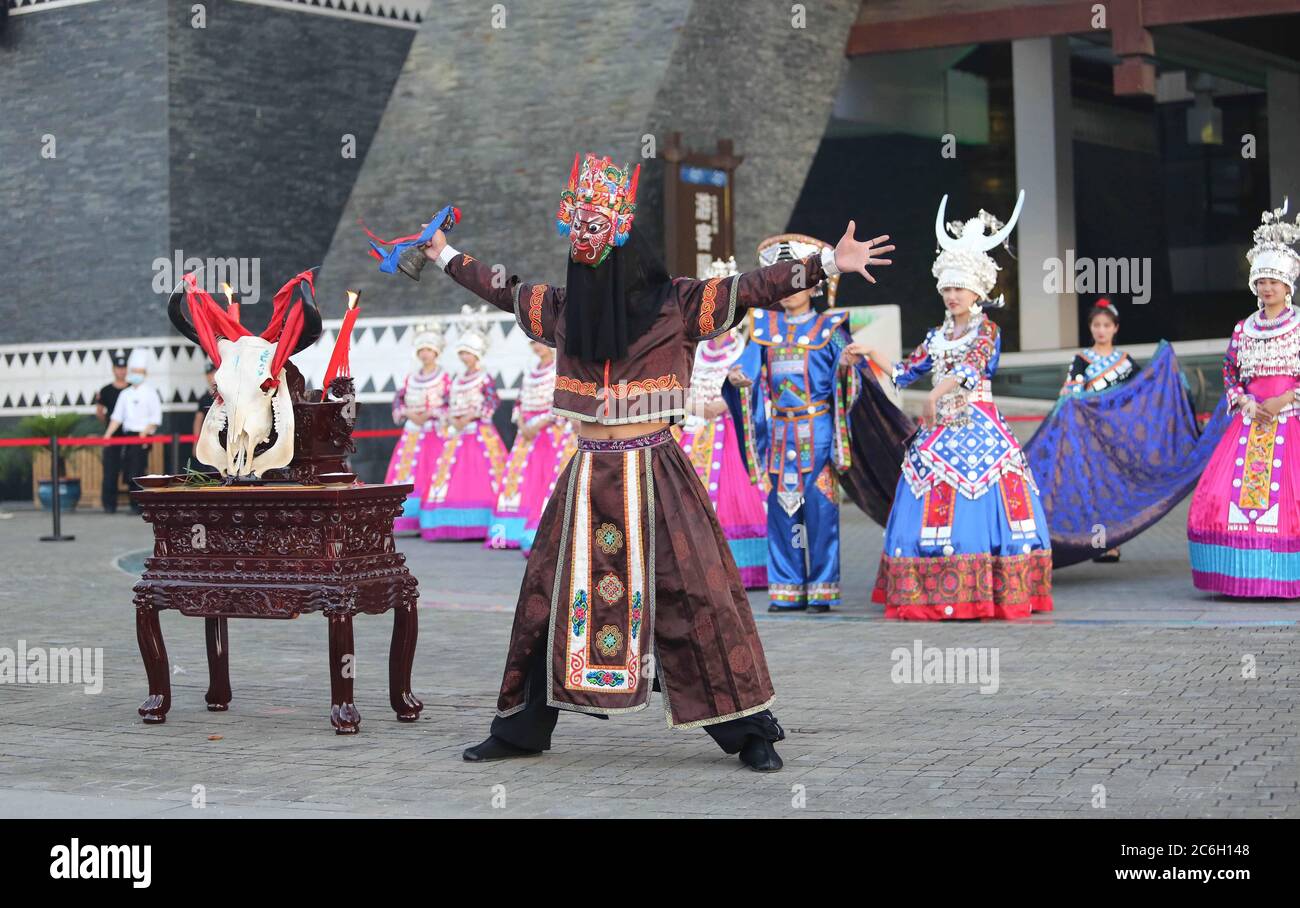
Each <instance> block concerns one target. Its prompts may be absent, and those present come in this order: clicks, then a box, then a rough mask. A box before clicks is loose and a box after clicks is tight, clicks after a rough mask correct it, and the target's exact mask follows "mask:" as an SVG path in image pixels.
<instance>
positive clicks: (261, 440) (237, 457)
mask: <svg viewBox="0 0 1300 908" xmlns="http://www.w3.org/2000/svg"><path fill="white" fill-rule="evenodd" d="M275 347H276V345H275V344H274V343H272V342H270V341H267V340H263V339H262V338H260V337H257V336H255V335H250V336H247V337H241V338H239V339H238V340H234V341H232V340H227V339H225V338H221V339H219V340H218V341H217V349H218V351H219V352H220V354H221V365H220V366H219V367H218V368H217V373H216V383H217V400H216V403H214V404H213V405H212V408H211V409H210V410H208V415H207V416H206V417H204V419H203V427H202V429H201V430H200V431H199V439H198V443H197V444H196V445H195V446H194V454H195V456H196V457H197V458H198V459H199V460H200V461H202V462H203V463H206V464H208V465H210V466H214V467H216V468H217V469H218V470H219V471H220V472H221V475H222V476H227V477H236V478H243V477H247V476H253V477H256V478H260V477H261V475H262V473H264V472H265V471H267V470H274V469H278V468H280V467H283V466H286V465H287V464H288V463H289V461H290V460H292V459H293V402H292V401H291V399H290V397H289V383H288V382H287V381H286V380H285V370H284V369H281V370H280V374H279V375H278V376H272V375H271V361H272V360H273V359H274V358H275ZM273 377H274V378H276V379H278V384H275V385H274V386H272V385H271V383H270V379H272V378H273ZM264 387H265V388H266V389H267V390H263V388H264ZM223 430H224V431H225V433H226V444H225V447H224V448H223V447H222V445H221V432H222V431H223ZM267 444H269V445H270V446H269V447H267V448H265V450H262V451H260V452H259V451H258V448H259V447H262V446H264V445H267Z"/></svg>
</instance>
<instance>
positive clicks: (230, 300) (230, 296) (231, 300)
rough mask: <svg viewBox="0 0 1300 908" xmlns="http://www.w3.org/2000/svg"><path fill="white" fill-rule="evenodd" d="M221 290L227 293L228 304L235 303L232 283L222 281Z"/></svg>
mask: <svg viewBox="0 0 1300 908" xmlns="http://www.w3.org/2000/svg"><path fill="white" fill-rule="evenodd" d="M221 292H222V293H224V294H225V295H226V303H227V304H233V303H234V302H235V291H234V290H232V289H231V288H230V285H229V284H227V283H226V282H225V281H222V282H221Z"/></svg>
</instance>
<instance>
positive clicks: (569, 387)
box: [555, 375, 596, 397]
mask: <svg viewBox="0 0 1300 908" xmlns="http://www.w3.org/2000/svg"><path fill="white" fill-rule="evenodd" d="M555 390H556V391H568V392H569V393H571V394H581V395H583V396H584V397H595V396H596V383H595V382H594V381H579V380H578V379H576V378H569V376H567V375H557V376H555Z"/></svg>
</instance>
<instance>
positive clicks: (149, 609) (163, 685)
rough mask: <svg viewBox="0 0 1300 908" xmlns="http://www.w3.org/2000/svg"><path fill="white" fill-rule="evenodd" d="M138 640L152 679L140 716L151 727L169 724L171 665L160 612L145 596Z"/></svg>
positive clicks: (139, 605) (138, 606) (140, 600)
mask: <svg viewBox="0 0 1300 908" xmlns="http://www.w3.org/2000/svg"><path fill="white" fill-rule="evenodd" d="M135 639H136V642H137V643H139V645H140V656H141V658H143V659H144V671H145V675H146V676H148V678H149V696H148V697H147V698H146V699H145V701H144V702H143V703H141V704H140V709H139V712H140V715H141V716H142V717H143V718H144V721H145V722H147V723H148V724H150V725H156V724H158V723H160V722H166V721H167V710H169V709H171V708H172V679H171V665H170V663H168V661H167V647H166V646H165V645H164V644H163V636H162V627H161V625H159V623H158V610H157V609H156V608H154V607H153V605H152V604H151V603H149V602H148V601H146V599H145V597H144V596H142V595H137V596H136V603H135Z"/></svg>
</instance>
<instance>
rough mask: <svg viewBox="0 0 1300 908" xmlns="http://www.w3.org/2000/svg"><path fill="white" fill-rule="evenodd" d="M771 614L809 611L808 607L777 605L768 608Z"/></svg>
mask: <svg viewBox="0 0 1300 908" xmlns="http://www.w3.org/2000/svg"><path fill="white" fill-rule="evenodd" d="M767 610H768V611H769V612H803V611H807V610H808V606H806V605H776V604H772V605H769V606H768V607H767Z"/></svg>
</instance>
